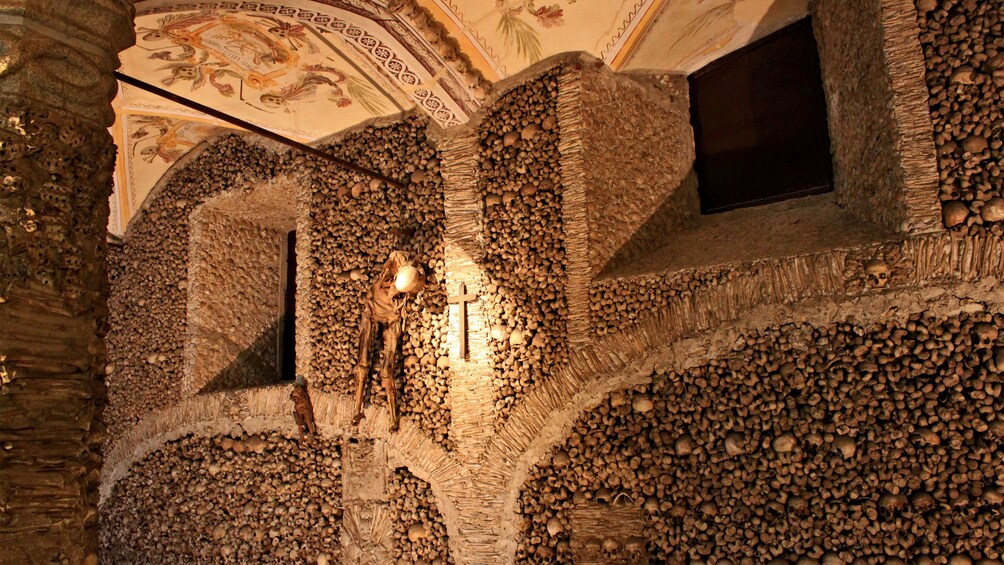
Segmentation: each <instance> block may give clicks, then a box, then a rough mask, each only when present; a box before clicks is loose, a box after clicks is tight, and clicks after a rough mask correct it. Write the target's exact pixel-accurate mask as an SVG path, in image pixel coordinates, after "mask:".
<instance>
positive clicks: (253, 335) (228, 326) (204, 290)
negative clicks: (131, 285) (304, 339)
mask: <svg viewBox="0 0 1004 565" xmlns="http://www.w3.org/2000/svg"><path fill="white" fill-rule="evenodd" d="M295 229H296V215H295V205H294V196H293V192H292V190H289V189H288V188H284V187H281V186H268V187H260V188H257V189H255V190H252V191H250V192H245V193H238V194H226V195H223V196H220V197H217V198H214V199H212V200H210V201H208V202H206V203H205V204H203V205H202V206H200V207H199V208H197V209H196V211H195V212H194V213H193V214H192V216H191V238H190V251H189V257H190V259H189V276H188V343H187V348H188V350H187V354H186V361H187V364H186V375H185V379H186V381H185V382H186V385H187V386H186V387H185V389H186V390H187V392H188V394H194V393H197V392H214V391H219V390H231V389H238V388H246V387H251V386H260V385H267V384H276V383H279V382H282V381H285V380H292V378H293V376H294V374H295V349H294V350H290V348H292V347H294V346H295V338H294V336H291V335H288V334H289V333H290V332H295V314H294V313H295V288H296V280H295V278H296V277H295V273H296V269H295V266H293V265H295V248H293V249H290V245H295V235H294V234H295ZM291 317H292V319H291Z"/></svg>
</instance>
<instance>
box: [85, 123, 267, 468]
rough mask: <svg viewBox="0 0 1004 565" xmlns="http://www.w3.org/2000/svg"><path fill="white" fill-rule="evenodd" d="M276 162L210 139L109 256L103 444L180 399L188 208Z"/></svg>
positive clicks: (247, 184)
mask: <svg viewBox="0 0 1004 565" xmlns="http://www.w3.org/2000/svg"><path fill="white" fill-rule="evenodd" d="M279 162H280V159H279V157H277V156H276V155H275V154H273V153H272V152H270V151H268V150H266V149H264V148H262V147H260V146H258V145H255V144H251V143H248V142H247V141H245V140H244V139H243V138H241V137H239V136H227V137H224V138H221V139H218V140H215V141H214V142H212V143H211V144H210V145H209V146H208V147H206V148H205V149H204V150H203V151H202V152H200V153H198V154H197V155H195V156H194V157H192V158H190V159H188V160H187V161H186V162H184V163H179V165H176V169H175V170H174V171H173V174H172V176H170V177H169V178H167V179H166V180H165V181H162V183H163V184H162V186H161V187H160V188H159V190H158V191H157V192H156V193H155V194H153V195H152V196H151V197H150V199H149V200H148V203H147V205H146V209H145V211H144V212H143V213H142V214H141V215H140V216H138V217H137V218H135V219H134V220H133V222H132V224H131V225H130V227H129V231H128V233H127V236H126V238H125V242H124V244H123V245H122V246H121V247H120V248H119V249H117V250H116V251H115V253H114V254H113V258H112V260H111V261H110V262H109V264H110V277H109V278H110V280H111V294H110V296H109V299H108V308H109V312H110V318H109V325H110V328H111V329H110V331H109V334H108V338H107V343H108V358H109V365H110V367H109V369H108V370H107V373H108V375H107V377H106V383H107V386H108V408H107V409H106V410H105V416H104V417H105V422H106V423H107V424H108V429H109V434H110V438H111V439H110V444H111V445H107V446H106V448H105V449H106V450H109V449H110V448H111V447H112V446H113V445H114V443H115V441H116V438H117V436H118V435H120V434H121V433H123V432H125V431H126V430H128V429H129V428H130V427H131V426H133V425H134V424H136V423H137V422H138V421H139V420H140V419H141V418H142V417H143V416H145V415H149V414H150V413H152V412H154V411H156V410H160V409H164V408H167V407H169V406H171V405H172V404H175V403H177V402H178V401H179V400H181V398H182V390H183V383H184V379H183V375H184V371H185V346H186V342H187V340H188V324H187V306H188V273H189V249H190V237H191V222H190V216H191V214H192V212H194V211H195V209H196V208H197V207H198V206H200V205H202V204H203V203H204V202H205V201H206V200H207V199H209V198H211V197H213V196H217V195H219V194H222V193H225V192H231V191H234V192H241V191H246V190H248V189H249V188H251V187H253V186H254V184H255V183H256V182H261V181H262V179H268V178H271V177H272V176H274V174H275V173H276V170H277V168H278V166H279Z"/></svg>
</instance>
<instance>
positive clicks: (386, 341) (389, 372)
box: [380, 320, 401, 431]
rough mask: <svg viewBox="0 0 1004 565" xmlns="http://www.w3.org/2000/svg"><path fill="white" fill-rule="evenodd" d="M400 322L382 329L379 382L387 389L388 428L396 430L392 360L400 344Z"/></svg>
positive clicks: (396, 321)
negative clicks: (381, 360)
mask: <svg viewBox="0 0 1004 565" xmlns="http://www.w3.org/2000/svg"><path fill="white" fill-rule="evenodd" d="M400 341H401V322H400V321H399V320H395V321H393V322H390V323H389V324H387V326H386V327H385V328H384V330H383V362H382V363H381V364H380V382H381V383H383V388H384V390H386V391H387V410H389V411H390V429H391V431H397V424H398V416H397V387H396V386H394V362H395V361H397V350H398V347H399V346H400V345H401V343H400Z"/></svg>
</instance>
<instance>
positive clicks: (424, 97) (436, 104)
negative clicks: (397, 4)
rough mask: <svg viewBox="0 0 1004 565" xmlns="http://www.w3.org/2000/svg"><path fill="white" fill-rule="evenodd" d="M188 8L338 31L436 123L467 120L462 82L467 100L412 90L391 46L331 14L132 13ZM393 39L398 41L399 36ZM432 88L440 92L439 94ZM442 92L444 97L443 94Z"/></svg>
mask: <svg viewBox="0 0 1004 565" xmlns="http://www.w3.org/2000/svg"><path fill="white" fill-rule="evenodd" d="M315 1H316V0H315ZM330 5H331V6H332V7H333V8H341V9H348V10H350V11H353V12H356V13H359V10H358V9H357V10H351V9H350V7H348V6H337V5H334V3H331V4H330ZM192 10H235V11H240V12H249V13H255V12H257V13H262V14H270V15H278V16H284V17H290V18H295V19H296V20H299V21H301V22H307V23H310V24H313V25H316V26H319V27H322V28H325V29H327V30H329V31H331V32H333V33H336V34H338V35H339V36H340V37H342V38H343V39H344V40H345V41H346V43H349V44H352V45H354V46H356V48H357V49H358V50H359V51H360V52H362V53H364V54H366V55H368V56H369V58H370V59H371V60H372V61H373V62H374V63H376V65H375V66H376V67H377V68H378V69H380V70H381V71H383V74H384V75H385V76H386V77H387V78H388V79H391V80H392V81H396V82H397V83H398V84H401V85H405V87H406V88H405V90H406V91H409V90H410V91H412V92H411V94H410V95H409V96H410V98H411V99H412V101H413V102H415V104H416V105H418V106H419V107H420V108H422V109H423V110H424V111H425V112H426V113H428V114H429V115H430V116H431V117H432V118H433V119H434V120H436V122H437V123H438V124H439V125H440V126H442V127H444V128H448V127H452V126H456V125H459V124H461V123H464V122H466V121H467V119H468V118H470V114H469V113H468V112H466V111H465V110H464V106H466V105H468V104H471V101H473V100H474V99H475V98H474V96H473V95H472V93H470V92H468V91H467V89H466V88H463V87H462V85H461V89H462V90H463V91H464V92H465V94H467V96H468V99H469V100H467V101H465V100H458V99H456V98H454V97H452V96H450V92H449V90H448V89H446V88H444V87H443V86H442V85H439V84H436V86H435V87H434V88H433V90H428V89H419V90H412V89H413V88H414V87H415V86H417V85H419V84H421V83H422V81H421V79H420V78H419V76H418V74H416V73H415V71H413V70H412V69H410V68H409V67H408V65H407V63H405V62H404V61H402V60H401V59H400V58H399V57H398V56H397V54H396V53H395V51H394V48H393V47H392V46H390V45H387V44H386V43H384V42H383V41H382V40H381V39H380V38H378V37H376V36H374V35H372V34H370V33H369V32H368V31H366V30H365V29H363V28H361V27H359V26H356V25H354V24H352V23H349V22H346V21H344V20H341V19H339V18H337V17H335V16H333V15H331V14H325V13H321V12H317V11H314V10H309V9H306V8H297V7H292V6H277V5H274V4H266V3H263V2H182V3H177V4H170V5H166V6H159V7H155V8H149V9H145V10H144V9H142V8H140V10H138V11H137V13H136V15H137V16H147V15H152V14H167V13H172V12H184V11H192ZM360 15H364V16H367V17H372V16H373V14H371V13H366V14H362V13H361V14H360ZM385 29H387V28H385ZM387 31H388V33H393V32H392V31H391V30H390V29H387ZM397 39H398V40H399V41H401V38H400V37H398V38H397ZM400 45H401V47H402V48H405V49H407V46H406V45H404V43H403V41H402V43H400ZM409 53H411V54H412V55H413V56H414V57H415V58H416V59H417V60H421V58H420V57H419V55H418V54H417V53H414V52H413V51H410V50H409ZM434 67H441V68H445V66H444V65H443V64H442V63H441V62H440V61H436V64H435V66H434ZM430 74H432V75H433V79H432V80H433V82H434V83H435V80H436V78H435V75H436V73H430ZM436 91H442V94H441V93H439V92H436ZM443 94H445V95H446V96H443ZM444 98H450V100H451V102H452V104H451V103H449V102H447V101H445V100H444Z"/></svg>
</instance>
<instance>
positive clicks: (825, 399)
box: [519, 312, 1004, 563]
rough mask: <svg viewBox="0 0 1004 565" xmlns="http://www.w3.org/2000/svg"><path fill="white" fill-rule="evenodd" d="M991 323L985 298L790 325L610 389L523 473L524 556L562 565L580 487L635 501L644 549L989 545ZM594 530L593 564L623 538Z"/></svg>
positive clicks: (994, 521) (997, 492)
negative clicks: (980, 309)
mask: <svg viewBox="0 0 1004 565" xmlns="http://www.w3.org/2000/svg"><path fill="white" fill-rule="evenodd" d="M1001 329H1004V315H1001V314H990V313H985V312H984V313H976V314H971V315H970V314H965V313H963V314H960V315H957V316H952V317H947V318H942V319H934V318H931V317H928V316H926V315H923V314H921V315H915V316H912V317H911V318H910V319H909V320H908V321H906V322H905V323H879V324H875V325H869V326H861V325H858V324H855V323H853V322H844V323H834V324H830V325H827V326H824V327H819V328H812V327H807V326H804V325H795V324H789V325H787V326H783V327H773V328H769V329H766V330H764V331H760V332H754V333H749V334H747V335H746V336H745V338H744V339H741V340H740V343H738V344H737V347H736V348H735V349H734V350H733V351H731V353H729V354H727V355H725V356H723V357H721V358H718V359H714V360H712V361H711V362H710V363H707V364H704V365H700V366H697V367H694V368H692V369H689V370H684V371H679V372H674V371H669V372H662V371H660V372H656V373H655V374H653V375H652V382H651V384H646V385H640V386H636V387H632V388H629V389H626V390H618V391H616V392H614V393H612V394H610V395H608V396H607V397H606V398H604V399H603V400H602V401H601V402H600V404H599V405H598V406H596V407H595V408H594V409H592V410H591V411H589V412H588V413H587V414H586V415H585V416H583V417H582V418H580V419H579V420H578V421H577V422H576V423H575V424H574V425H573V427H572V431H571V435H570V436H569V437H568V439H567V440H566V441H565V442H563V443H562V444H561V445H559V446H558V447H556V448H555V449H554V451H553V452H552V454H551V456H550V457H549V458H547V460H545V461H544V462H543V463H542V464H540V465H539V466H538V467H537V468H536V469H534V470H533V471H532V472H531V475H530V477H529V479H528V480H527V481H526V483H525V484H524V488H523V490H522V494H521V497H520V506H521V509H522V515H523V521H522V522H521V528H522V533H521V535H520V546H519V555H520V560H519V561H520V562H522V563H571V562H572V559H571V557H572V554H573V552H574V550H575V548H576V547H581V546H583V545H590V544H589V541H590V540H588V539H585V540H583V539H576V533H575V531H574V530H571V524H572V519H573V514H574V508H576V507H577V506H582V505H585V504H590V503H599V504H600V505H601V507H605V508H607V512H608V513H609V515H611V516H612V515H614V514H615V513H616V512H615V511H616V510H617V509H618V507H619V506H627V507H633V508H635V509H636V511H637V513H638V514H639V515H640V516H643V518H644V520H643V523H644V527H643V528H640V529H639V531H637V532H635V535H637V536H641V537H643V538H644V539H645V544H644V547H645V548H647V553H648V556H649V558H650V559H651V562H653V563H669V562H674V563H676V562H688V560H690V561H692V560H701V561H703V562H715V561H719V562H721V560H729V561H731V562H733V563H742V562H750V563H753V562H758V563H764V562H768V561H770V560H772V559H777V558H780V559H783V560H784V561H785V562H788V563H792V562H795V561H797V560H799V559H811V560H815V561H811V562H814V563H819V562H822V563H836V562H842V563H843V562H850V560H852V559H865V560H866V562H884V563H890V562H899V563H905V562H906V561H907V560H910V562H914V563H920V562H929V563H933V562H935V561H925V559H931V560H933V559H939V560H943V559H946V558H949V557H952V556H954V555H958V558H959V559H961V558H963V557H967V558H969V559H971V560H972V561H965V562H966V563H970V562H973V561H978V560H979V559H999V558H1000V552H1001V548H1002V547H1004V528H1002V526H1001V522H1000V520H999V518H997V516H999V512H1000V510H1001V504H1002V503H1004V484H1002V483H1001V480H1000V477H1001V476H1004V460H1002V459H1001V453H1002V449H1004V419H1001V418H1000V416H999V414H1000V413H1001V410H1002V408H1004V397H1002V396H1001V390H1002V388H1001V387H1002V385H1004V374H1002V372H1004V339H1001V337H1004V333H1002V332H1001ZM614 526H615V524H611V527H614ZM751 533H752V534H753V535H750V534H751ZM594 541H596V542H597V543H593V544H592V545H594V546H598V549H597V547H594V548H593V549H594V550H596V551H599V552H600V553H601V555H597V556H596V557H597V559H598V560H597V561H595V562H603V563H613V562H616V561H615V560H616V559H620V558H623V557H624V554H625V553H630V551H631V549H632V547H629V546H628V544H626V543H624V542H623V540H622V541H621V542H619V545H618V543H617V540H613V541H614V543H613V544H611V543H609V542H607V540H606V539H603V538H600V539H598V540H594ZM605 542H607V543H605ZM633 547H634V549H635V550H638V546H633ZM635 558H637V557H635ZM897 559H898V560H899V561H896V560H897ZM627 562H630V563H636V562H638V561H627ZM806 562H809V561H806ZM937 562H944V561H937ZM949 562H952V563H954V562H959V563H962V562H963V561H949Z"/></svg>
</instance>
